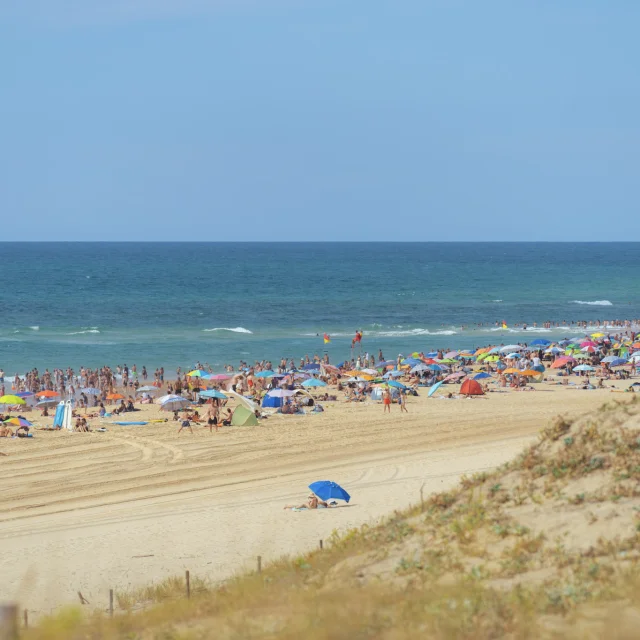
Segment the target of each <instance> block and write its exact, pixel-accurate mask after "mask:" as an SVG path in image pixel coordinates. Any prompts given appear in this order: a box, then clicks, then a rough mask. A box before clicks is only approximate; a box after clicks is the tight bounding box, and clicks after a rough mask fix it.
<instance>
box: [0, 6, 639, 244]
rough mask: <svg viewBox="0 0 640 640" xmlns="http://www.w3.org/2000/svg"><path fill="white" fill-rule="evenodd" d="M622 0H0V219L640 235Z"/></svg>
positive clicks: (103, 226)
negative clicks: (465, 0)
mask: <svg viewBox="0 0 640 640" xmlns="http://www.w3.org/2000/svg"><path fill="white" fill-rule="evenodd" d="M639 24H640V2H637V0H628V1H626V2H624V1H621V0H620V1H615V0H612V1H611V2H604V1H603V0H564V1H563V2H558V1H557V0H518V1H515V0H504V1H500V2H498V1H492V0H485V1H482V2H480V1H479V0H469V1H467V2H462V1H459V0H388V1H381V0H367V1H366V2H365V1H360V0H354V1H349V0H317V1H316V0H259V1H258V0H2V2H0V59H1V60H2V63H0V65H1V66H0V69H1V70H2V73H1V75H0V79H1V80H0V81H1V83H2V89H1V91H0V118H1V122H2V125H1V128H0V131H1V132H2V133H1V135H0V210H1V212H2V213H1V218H2V221H3V225H2V229H3V231H4V232H5V233H4V234H3V237H2V239H3V240H9V239H21V240H28V239H33V240H61V239H70V240H474V239H477V240H521V239H525V240H554V239H556V240H640V215H639V214H640V211H639V207H638V197H639V196H638V194H639V191H640V180H639V178H640V82H638V61H639V60H640V38H639V37H638V25H639Z"/></svg>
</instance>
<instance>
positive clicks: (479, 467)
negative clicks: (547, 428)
mask: <svg viewBox="0 0 640 640" xmlns="http://www.w3.org/2000/svg"><path fill="white" fill-rule="evenodd" d="M625 386H626V385H625ZM536 389H537V390H536V391H535V392H515V391H504V392H497V393H489V394H488V395H487V396H485V397H479V398H474V399H471V400H463V399H460V400H437V399H428V398H427V397H426V391H427V390H426V389H424V390H423V395H422V396H420V397H418V398H413V397H409V398H408V402H407V406H408V410H409V413H408V414H402V415H401V414H400V412H399V409H398V408H397V406H396V405H393V406H392V413H391V415H390V416H389V415H385V414H383V412H382V405H381V404H374V403H367V404H364V403H363V404H347V403H344V402H342V401H338V402H328V403H324V406H325V412H324V413H320V414H310V415H304V416H302V415H301V416H282V415H274V416H272V417H270V418H268V419H266V420H264V421H261V423H260V425H259V426H257V427H222V428H220V431H219V432H218V433H216V432H215V430H214V432H213V433H212V434H211V433H209V429H208V428H203V427H201V426H194V427H193V430H194V434H193V435H191V433H190V432H189V431H188V430H187V431H183V432H182V433H181V434H178V433H177V431H178V423H176V422H173V421H172V420H170V421H169V422H168V423H152V424H149V425H146V426H129V427H121V426H116V425H113V424H108V423H109V422H110V420H111V419H106V420H104V421H100V420H96V419H94V420H91V421H90V424H91V426H92V428H96V427H98V426H101V425H103V426H105V427H106V428H107V429H108V431H107V432H106V433H95V432H94V433H66V432H64V433H63V432H45V431H35V437H34V438H29V439H9V440H6V439H2V440H0V452H1V453H5V454H8V455H6V456H0V486H1V487H2V492H1V493H0V545H1V547H2V574H1V578H0V601H7V600H17V601H19V602H20V604H21V606H22V607H27V608H29V610H30V611H32V612H33V613H34V615H37V614H40V613H47V612H49V611H50V610H51V609H52V608H54V607H56V606H58V605H61V604H65V603H77V602H78V596H77V592H78V591H81V592H82V594H83V596H84V597H85V598H86V599H87V600H89V602H90V603H91V605H92V606H97V607H103V608H106V606H107V604H108V590H109V588H114V589H115V590H116V591H117V590H125V589H128V588H132V587H137V586H143V585H146V584H149V583H151V582H153V581H158V580H161V579H163V578H166V577H168V576H172V575H177V574H181V573H183V572H184V570H186V569H188V570H190V571H191V574H192V575H194V576H198V577H204V578H209V579H213V580H218V579H224V578H226V577H229V576H230V575H232V574H233V573H235V572H237V571H239V570H242V569H249V568H254V567H255V562H256V556H258V555H260V556H262V558H263V562H264V563H268V562H269V560H270V559H275V558H277V557H279V556H282V555H284V554H295V553H298V552H302V551H305V550H308V549H309V548H312V547H314V546H317V545H318V541H319V540H321V539H323V540H327V539H328V538H329V537H330V535H331V533H332V531H334V530H338V531H344V530H346V529H348V528H350V527H355V526H359V525H361V524H363V523H367V522H371V521H374V520H375V519H377V518H379V517H381V516H383V515H386V514H389V513H391V512H392V511H393V510H394V509H395V508H400V507H405V506H408V505H409V504H411V503H416V502H418V501H419V499H420V488H421V487H424V495H425V496H426V495H428V494H429V493H431V492H433V491H439V490H443V489H446V488H449V487H451V486H452V485H454V484H455V483H456V482H457V480H458V479H459V477H460V476H461V475H462V474H464V473H466V474H471V473H474V472H478V471H483V470H488V469H491V468H493V467H495V466H497V465H499V464H501V463H503V462H506V461H507V460H509V459H511V458H512V457H514V456H515V455H516V454H517V453H518V452H519V451H520V450H521V449H522V448H523V447H524V446H525V445H526V444H527V443H529V442H531V441H533V439H534V438H535V437H536V434H537V432H538V431H539V429H540V428H541V427H542V426H544V425H545V424H546V423H547V422H548V421H549V420H551V419H552V418H553V417H554V416H556V415H558V414H561V413H563V414H567V415H578V414H580V413H583V412H586V411H591V410H593V409H594V408H596V407H598V406H600V405H601V404H602V403H604V402H606V401H611V400H619V399H627V396H628V395H630V394H624V395H623V394H618V393H611V391H609V390H591V391H582V390H576V389H567V388H562V387H556V386H551V385H546V384H540V385H537V386H536ZM167 416H168V417H170V418H171V417H172V414H166V413H165V412H160V411H159V409H158V407H156V406H144V405H143V409H142V411H140V412H136V413H133V414H125V415H124V418H123V419H125V420H144V419H150V418H157V417H163V418H164V417H167ZM28 417H30V418H31V417H32V416H28ZM33 419H34V421H35V422H36V423H37V424H41V425H42V424H45V422H44V421H43V420H42V419H40V420H37V419H36V418H35V417H33ZM48 422H49V423H50V422H51V418H49V420H48ZM315 480H334V481H336V482H339V483H340V484H341V485H343V486H344V487H345V488H346V489H347V490H348V491H349V492H350V493H351V496H352V500H351V503H350V504H349V505H347V506H343V507H340V508H335V509H322V510H318V511H305V512H291V511H285V510H283V506H284V505H285V504H287V503H301V502H304V500H305V499H306V496H307V494H308V490H307V485H308V484H310V483H311V482H313V481H315Z"/></svg>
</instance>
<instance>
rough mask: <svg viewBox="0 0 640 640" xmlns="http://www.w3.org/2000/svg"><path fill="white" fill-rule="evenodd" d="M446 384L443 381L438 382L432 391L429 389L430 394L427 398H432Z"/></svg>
mask: <svg viewBox="0 0 640 640" xmlns="http://www.w3.org/2000/svg"><path fill="white" fill-rule="evenodd" d="M443 382H444V380H441V381H440V382H436V383H435V384H434V385H433V386H432V387H431V388H430V389H429V393H428V394H427V398H430V397H431V396H432V395H433V394H434V393H435V392H436V391H437V390H438V389H439V388H440V387H441V386H442V383H443Z"/></svg>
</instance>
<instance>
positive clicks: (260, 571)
mask: <svg viewBox="0 0 640 640" xmlns="http://www.w3.org/2000/svg"><path fill="white" fill-rule="evenodd" d="M258 573H262V556H258Z"/></svg>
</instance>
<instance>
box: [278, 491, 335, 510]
mask: <svg viewBox="0 0 640 640" xmlns="http://www.w3.org/2000/svg"><path fill="white" fill-rule="evenodd" d="M318 506H321V507H328V506H329V505H328V504H327V503H326V502H325V501H324V500H320V498H318V496H316V494H315V493H310V494H309V497H308V498H307V502H306V504H298V505H296V504H288V505H285V507H284V508H285V509H317V508H318Z"/></svg>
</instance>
